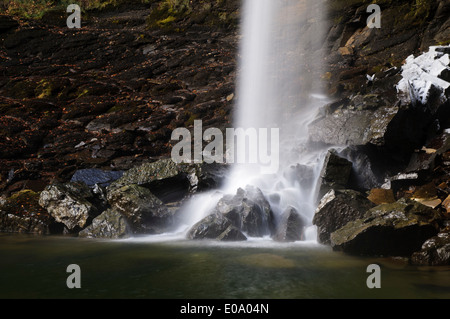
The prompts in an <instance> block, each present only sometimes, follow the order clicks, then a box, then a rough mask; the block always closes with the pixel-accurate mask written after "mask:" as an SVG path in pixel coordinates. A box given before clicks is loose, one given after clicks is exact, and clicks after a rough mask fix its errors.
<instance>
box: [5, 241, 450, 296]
mask: <svg viewBox="0 0 450 319" xmlns="http://www.w3.org/2000/svg"><path fill="white" fill-rule="evenodd" d="M0 254H1V259H0V283H1V285H0V298H2V299H7V298H21V299H23V298H102V299H103V298H108V299H110V298H121V299H123V298H126V299H140V298H149V299H156V298H158V299H160V298H164V299H180V298H183V299H185V298H186V299H204V298H206V299H209V298H213V299H222V298H224V299H251V298H252V299H253V298H264V299H266V298H268V299H318V298H320V299H322V298H327V299H328V298H408V299H409V298H450V267H413V266H410V265H408V264H407V263H405V262H403V261H399V260H393V259H383V258H357V257H351V256H348V255H345V254H342V253H337V252H333V251H331V250H330V249H329V248H328V247H324V246H321V245H318V244H314V243H293V244H280V243H275V242H272V241H270V240H255V241H249V242H246V243H225V244H223V243H217V242H212V241H211V242H209V241H207V242H203V241H202V242H194V241H187V240H184V239H182V238H164V237H156V238H153V237H151V238H140V239H133V240H120V241H105V240H94V239H81V238H72V237H36V236H21V235H20V236H19V235H0ZM70 264H77V265H79V267H80V275H81V276H80V282H81V288H73V289H69V288H68V287H67V284H66V280H67V278H68V276H70V275H71V273H68V272H67V266H68V265H70ZM370 264H377V265H379V266H380V269H381V273H380V275H381V276H380V279H381V288H379V289H376V288H374V289H369V288H368V287H367V284H366V280H367V278H368V276H369V275H370V273H368V272H367V267H368V265H370Z"/></svg>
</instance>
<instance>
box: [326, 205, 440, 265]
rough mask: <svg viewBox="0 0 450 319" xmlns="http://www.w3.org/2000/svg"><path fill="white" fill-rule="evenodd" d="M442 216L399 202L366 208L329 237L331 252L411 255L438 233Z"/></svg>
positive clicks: (423, 207)
mask: <svg viewBox="0 0 450 319" xmlns="http://www.w3.org/2000/svg"><path fill="white" fill-rule="evenodd" d="M441 218H442V216H441V215H440V214H439V213H438V212H437V211H436V210H434V209H432V208H430V207H427V206H424V205H422V204H420V203H418V202H416V201H411V200H407V199H403V198H402V199H400V200H398V201H397V202H395V203H392V204H383V205H379V206H376V207H374V208H372V209H370V210H369V211H368V212H367V213H366V214H365V215H364V217H363V218H360V219H357V220H354V221H351V222H349V223H347V224H346V225H345V226H343V227H342V228H340V229H338V230H336V231H335V232H333V233H332V234H331V236H330V240H331V246H332V247H333V249H334V250H337V251H344V252H346V253H349V254H356V255H370V256H406V257H409V256H411V254H412V253H414V252H416V251H418V250H420V248H421V246H422V244H423V242H424V241H425V240H427V239H428V238H431V237H433V236H435V235H436V234H437V233H438V231H439V222H440V221H441Z"/></svg>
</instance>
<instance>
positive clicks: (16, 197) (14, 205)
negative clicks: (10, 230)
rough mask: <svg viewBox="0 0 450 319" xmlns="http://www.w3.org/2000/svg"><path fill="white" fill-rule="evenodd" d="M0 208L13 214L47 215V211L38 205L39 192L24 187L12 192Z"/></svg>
mask: <svg viewBox="0 0 450 319" xmlns="http://www.w3.org/2000/svg"><path fill="white" fill-rule="evenodd" d="M1 210H2V211H4V212H6V213H8V214H13V215H18V216H29V215H38V216H39V215H42V216H45V215H48V214H47V211H46V210H44V209H43V208H42V207H41V206H40V205H39V193H36V192H34V191H32V190H29V189H25V190H22V191H20V192H18V193H15V194H13V195H12V196H11V197H9V198H7V199H6V201H5V202H4V203H3V205H2V207H1Z"/></svg>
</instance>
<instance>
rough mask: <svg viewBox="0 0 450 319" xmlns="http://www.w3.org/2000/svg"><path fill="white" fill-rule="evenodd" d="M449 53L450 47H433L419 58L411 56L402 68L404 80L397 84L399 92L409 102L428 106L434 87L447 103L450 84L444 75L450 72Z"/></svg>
mask: <svg viewBox="0 0 450 319" xmlns="http://www.w3.org/2000/svg"><path fill="white" fill-rule="evenodd" d="M449 53H450V45H449V46H431V47H430V48H429V51H428V52H426V53H423V54H422V55H419V56H418V57H414V55H410V56H409V57H408V58H407V59H406V63H405V65H404V66H403V67H402V76H403V78H402V79H401V80H400V82H399V83H398V84H397V92H399V93H400V94H403V95H404V97H405V99H406V100H407V102H412V103H413V104H415V103H417V102H420V103H421V104H426V103H427V102H428V98H429V97H430V90H431V89H432V87H434V88H435V89H437V90H438V91H439V92H441V101H442V102H443V103H444V102H445V101H447V100H448V97H447V96H446V90H447V89H448V88H449V87H450V82H448V81H446V80H445V79H444V77H445V76H444V74H448V73H449V72H450V55H449Z"/></svg>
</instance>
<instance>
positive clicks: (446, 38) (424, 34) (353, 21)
mask: <svg viewBox="0 0 450 319" xmlns="http://www.w3.org/2000/svg"><path fill="white" fill-rule="evenodd" d="M370 3H371V1H329V19H330V21H329V25H330V26H331V27H330V31H329V32H328V35H327V38H326V42H325V45H324V50H325V52H326V56H327V58H326V60H327V63H328V66H329V70H328V72H329V73H328V74H326V75H325V78H326V79H327V80H328V87H329V90H330V91H329V93H330V94H331V95H334V96H349V95H351V94H354V93H355V92H357V93H365V92H368V91H369V90H370V91H373V89H371V88H368V86H367V85H366V84H367V78H366V75H370V76H373V75H375V76H376V77H377V78H378V79H381V78H384V77H386V76H387V75H388V74H386V71H387V70H389V69H391V68H392V67H397V68H399V67H401V66H402V65H403V63H404V61H405V59H406V58H407V57H408V56H409V55H411V54H415V55H417V54H419V53H421V52H424V51H427V50H428V48H429V46H432V45H446V44H449V43H450V2H449V1H431V0H428V1H426V0H423V1H419V0H418V1H412V2H411V1H377V2H376V3H377V4H379V6H380V9H381V27H380V28H368V27H367V19H368V18H369V17H370V15H371V14H372V13H373V12H372V11H370V12H367V8H368V5H369V4H370ZM390 84H391V83H389V82H387V83H386V85H385V86H384V87H380V88H379V90H388V89H390V88H391V86H390Z"/></svg>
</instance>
